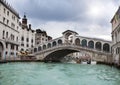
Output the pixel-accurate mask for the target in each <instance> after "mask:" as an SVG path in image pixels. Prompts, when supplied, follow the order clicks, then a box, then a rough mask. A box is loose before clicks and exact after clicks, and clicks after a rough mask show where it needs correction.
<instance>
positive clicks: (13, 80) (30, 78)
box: [0, 62, 120, 85]
mask: <svg viewBox="0 0 120 85" xmlns="http://www.w3.org/2000/svg"><path fill="white" fill-rule="evenodd" d="M0 85H120V70H118V69H116V68H114V67H110V66H106V65H81V64H64V63H38V62H31V63H6V64H0Z"/></svg>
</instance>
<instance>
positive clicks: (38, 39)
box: [35, 29, 52, 45]
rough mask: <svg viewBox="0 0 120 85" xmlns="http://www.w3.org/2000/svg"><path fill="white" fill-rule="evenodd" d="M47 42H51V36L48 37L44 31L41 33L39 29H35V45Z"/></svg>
mask: <svg viewBox="0 0 120 85" xmlns="http://www.w3.org/2000/svg"><path fill="white" fill-rule="evenodd" d="M49 40H52V37H51V36H48V35H47V33H46V31H42V30H40V29H36V34H35V45H38V44H42V43H45V42H47V41H49Z"/></svg>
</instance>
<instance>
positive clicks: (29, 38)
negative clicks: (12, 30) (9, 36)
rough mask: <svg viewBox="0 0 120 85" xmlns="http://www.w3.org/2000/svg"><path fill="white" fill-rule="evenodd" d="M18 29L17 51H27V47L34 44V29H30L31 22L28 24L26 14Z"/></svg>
mask: <svg viewBox="0 0 120 85" xmlns="http://www.w3.org/2000/svg"><path fill="white" fill-rule="evenodd" d="M20 28H21V29H20V30H19V32H20V33H19V35H20V36H19V41H20V46H19V51H28V49H29V48H32V47H33V46H35V31H34V30H33V29H32V27H31V24H29V25H28V23H27V18H26V15H24V17H23V18H22V23H20Z"/></svg>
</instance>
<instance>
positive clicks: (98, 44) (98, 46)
mask: <svg viewBox="0 0 120 85" xmlns="http://www.w3.org/2000/svg"><path fill="white" fill-rule="evenodd" d="M101 46H102V44H101V42H96V44H95V48H96V49H97V50H101Z"/></svg>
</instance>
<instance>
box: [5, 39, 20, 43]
mask: <svg viewBox="0 0 120 85" xmlns="http://www.w3.org/2000/svg"><path fill="white" fill-rule="evenodd" d="M5 42H7V43H11V44H15V45H20V43H19V42H17V41H14V40H11V39H9V38H5Z"/></svg>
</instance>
